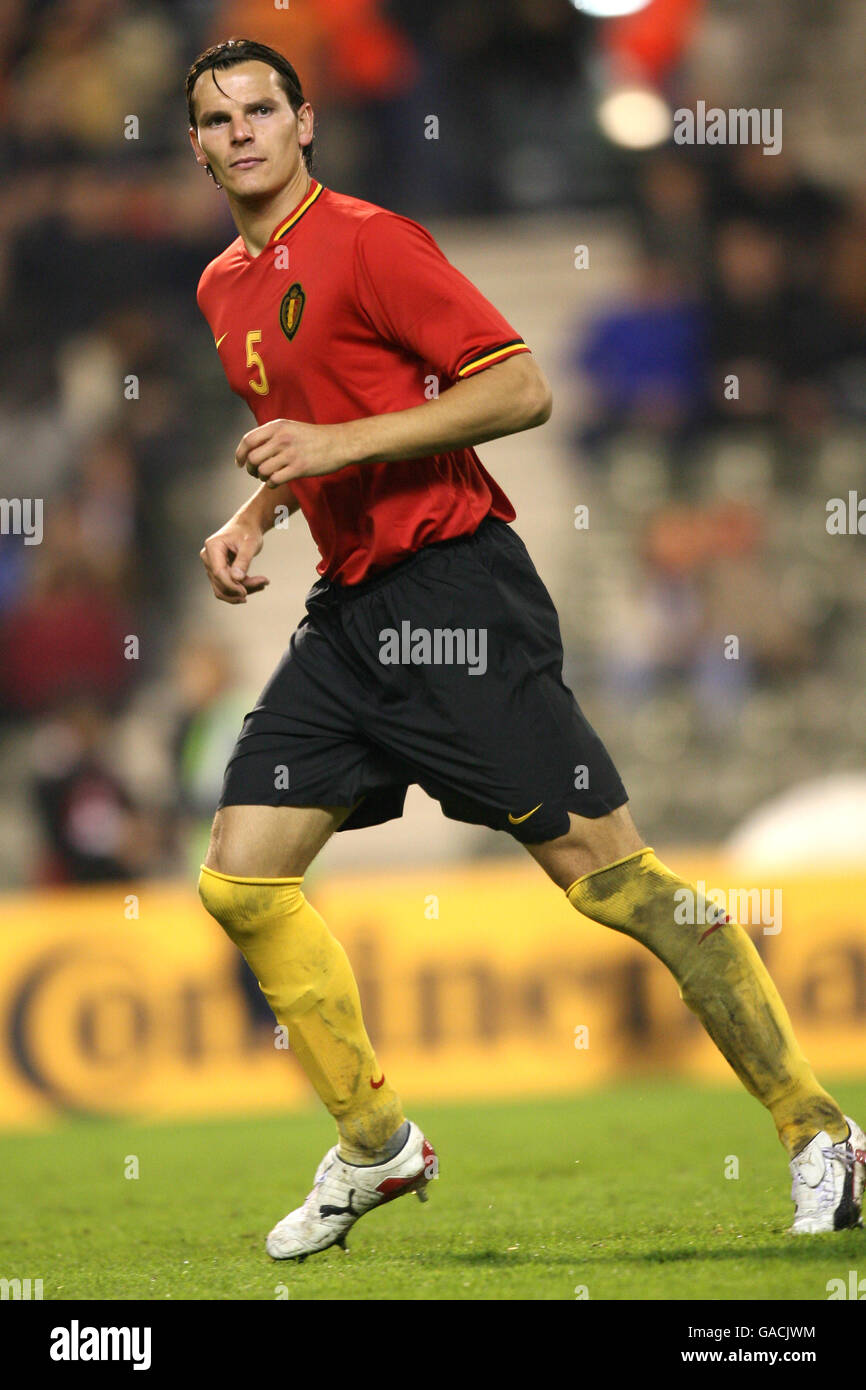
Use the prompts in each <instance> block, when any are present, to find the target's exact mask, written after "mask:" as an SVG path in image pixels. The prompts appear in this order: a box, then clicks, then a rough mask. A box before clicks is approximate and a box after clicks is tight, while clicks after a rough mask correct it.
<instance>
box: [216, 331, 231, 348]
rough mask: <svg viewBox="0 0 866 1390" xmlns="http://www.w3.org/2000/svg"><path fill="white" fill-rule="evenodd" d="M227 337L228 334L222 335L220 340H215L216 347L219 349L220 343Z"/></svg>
mask: <svg viewBox="0 0 866 1390" xmlns="http://www.w3.org/2000/svg"><path fill="white" fill-rule="evenodd" d="M228 336H229V335H228V333H224V334H223V336H222V338H217V340H216V345H217V347H219V345H220V343H221V342H223V340H224V339H225V338H227V337H228Z"/></svg>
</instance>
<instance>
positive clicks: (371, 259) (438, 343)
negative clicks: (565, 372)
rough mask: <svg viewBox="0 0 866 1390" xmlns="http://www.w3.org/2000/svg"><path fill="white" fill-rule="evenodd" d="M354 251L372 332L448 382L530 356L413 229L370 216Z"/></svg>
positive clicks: (391, 218) (392, 218) (395, 218)
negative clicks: (428, 366) (523, 353)
mask: <svg viewBox="0 0 866 1390" xmlns="http://www.w3.org/2000/svg"><path fill="white" fill-rule="evenodd" d="M355 249H356V254H355V281H356V288H357V294H358V302H359V305H360V307H361V309H362V310H363V312H364V313H365V314H366V315H367V317H368V319H369V320H370V322H371V323H372V324H373V326H374V327H375V329H376V331H377V332H378V333H379V334H381V336H382V337H383V338H385V339H387V340H388V341H389V342H392V343H396V344H398V345H399V346H400V347H403V348H405V349H406V350H407V351H409V352H412V353H415V355H416V356H418V357H420V358H421V360H422V361H424V362H428V363H430V365H431V366H433V367H435V368H436V369H437V371H439V372H440V373H442V374H443V375H445V376H447V377H449V378H450V379H451V380H457V378H458V377H468V376H472V375H474V374H475V373H476V372H480V371H483V370H484V368H485V367H492V366H493V364H494V363H495V362H503V361H505V359H506V358H508V357H513V356H516V354H517V353H520V352H529V348H528V347H527V345H526V343H525V342H524V341H523V339H522V338H521V337H520V334H519V333H517V332H516V331H515V330H514V329H513V328H512V326H511V324H510V323H509V322H508V320H507V319H505V318H503V317H502V315H501V314H500V313H499V310H498V309H495V308H494V307H493V305H492V304H491V303H490V301H489V299H485V298H484V295H483V294H482V293H481V291H480V290H478V289H476V287H475V285H473V284H472V281H471V280H467V278H466V276H465V275H461V273H460V271H459V270H457V269H456V268H455V267H454V266H453V265H452V264H451V262H450V261H449V260H448V259H447V258H446V257H445V256H444V255H443V253H442V252H441V251H440V249H439V247H438V246H437V245H436V242H435V241H434V240H433V237H432V236H431V235H430V233H429V232H428V231H427V230H426V229H425V228H424V227H421V226H419V224H418V223H417V222H412V221H411V220H410V219H409V218H407V217H400V216H399V215H398V214H397V213H391V212H386V211H384V210H383V211H382V212H379V213H375V214H374V215H373V216H372V217H368V218H366V219H365V221H364V222H363V223H362V224H361V227H360V230H359V232H358V240H357V244H356V248H355Z"/></svg>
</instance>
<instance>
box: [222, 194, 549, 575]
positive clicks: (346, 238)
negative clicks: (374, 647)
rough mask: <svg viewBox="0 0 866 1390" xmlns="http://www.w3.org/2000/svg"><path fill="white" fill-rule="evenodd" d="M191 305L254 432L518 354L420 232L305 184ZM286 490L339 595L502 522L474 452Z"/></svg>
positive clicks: (508, 515)
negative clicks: (257, 244)
mask: <svg viewBox="0 0 866 1390" xmlns="http://www.w3.org/2000/svg"><path fill="white" fill-rule="evenodd" d="M198 304H199V308H200V309H201V311H202V313H203V314H204V316H205V318H206V319H207V322H208V324H209V325H210V329H211V332H212V333H213V335H214V340H215V342H216V346H217V350H218V352H219V355H220V359H221V361H222V364H223V368H224V370H225V373H226V376H227V378H228V381H229V385H230V386H231V388H232V390H233V391H235V392H236V393H237V394H238V395H239V396H242V397H243V399H244V400H245V401H246V402H247V404H248V405H249V407H250V409H251V410H252V412H253V414H254V415H255V417H256V420H257V421H258V422H259V424H260V425H263V424H265V423H266V422H267V421H268V420H277V419H289V420H303V421H308V422H310V423H312V424H339V423H341V422H343V421H345V420H357V419H361V418H362V417H366V416H370V415H383V414H387V413H388V412H390V411H395V410H406V409H408V408H409V407H411V406H416V405H421V404H423V403H424V402H425V401H426V400H429V399H430V397H431V394H435V391H436V390H438V391H439V392H440V393H441V392H442V391H444V390H446V389H447V388H448V387H449V386H451V385H452V384H453V383H454V382H455V381H457V380H459V379H460V378H462V377H468V376H471V375H473V374H474V373H475V372H479V371H483V370H484V369H485V368H486V367H488V366H492V365H493V363H494V362H501V361H504V359H505V358H507V357H510V356H513V355H514V354H515V353H519V352H528V351H529V348H528V347H527V346H526V343H524V341H523V339H522V338H521V337H520V336H519V335H518V334H517V333H516V332H515V331H514V329H513V328H512V327H511V325H510V324H509V323H508V322H507V321H506V320H505V319H504V318H503V317H502V315H501V314H500V313H499V312H498V311H497V310H496V309H495V308H494V307H493V305H492V304H491V303H490V302H489V301H488V300H487V299H485V298H484V296H483V295H482V294H481V293H480V292H479V291H478V290H477V289H476V288H475V286H474V285H473V284H472V283H471V281H469V280H467V279H466V277H465V276H464V275H461V274H460V272H459V271H458V270H456V269H455V268H454V266H452V265H451V263H450V262H449V261H448V260H447V259H446V258H445V256H444V255H443V254H442V252H441V251H440V250H439V247H438V246H437V245H436V242H435V241H434V240H433V238H432V236H431V235H430V233H429V232H428V231H426V230H425V228H423V227H421V226H419V225H418V223H417V222H412V221H411V220H410V219H409V218H407V217H401V216H399V215H398V214H397V213H393V212H388V211H387V210H386V209H384V208H380V207H376V206H375V205H374V204H373V203H366V202H362V201H361V200H360V199H358V198H351V197H348V196H346V195H345V194H342V193H334V192H333V191H332V190H331V189H329V188H324V187H323V186H322V184H320V183H319V182H317V180H316V179H312V180H311V182H310V185H309V188H308V190H307V193H306V194H305V196H304V198H303V199H302V201H301V202H300V203H299V204H298V206H297V207H296V208H295V210H294V211H293V212H292V213H291V215H290V216H289V217H288V218H284V219H283V220H282V222H281V223H280V225H279V226H278V227H276V228H275V229H274V231H273V233H272V234H271V237H270V240H269V241H268V244H267V246H266V247H265V248H264V250H263V251H262V252H261V254H260V255H258V256H251V255H250V254H249V252H248V251H247V249H246V247H245V246H244V243H243V240H242V238H241V237H237V239H236V240H235V241H233V242H232V243H231V245H230V246H228V247H227V248H226V250H225V251H223V253H222V254H221V255H220V256H217V257H216V259H215V260H213V261H211V263H210V265H209V266H208V267H207V269H206V270H205V272H204V274H203V275H202V277H201V280H200V282H199V286H198ZM434 380H435V383H436V384H435V386H434V385H433V382H434ZM292 488H293V490H294V492H295V495H296V496H297V498H298V501H299V503H300V506H301V510H302V511H303V513H304V516H305V517H306V518H307V522H308V524H309V527H310V531H311V532H312V535H313V538H314V540H315V541H316V544H317V545H318V547H319V550H320V552H321V556H322V559H321V563H320V564H319V565H318V571H319V573H320V574H324V575H326V576H327V577H328V578H329V579H332V580H335V581H336V582H338V583H341V584H357V583H359V582H360V581H361V580H362V579H364V578H365V577H367V576H368V575H370V574H374V573H376V571H378V570H381V569H384V568H386V567H387V566H388V565H393V564H394V563H395V562H396V561H398V560H400V559H402V558H404V557H405V556H407V555H409V554H411V553H412V552H413V551H416V550H418V549H419V548H420V547H421V546H423V545H426V544H428V543H429V542H431V541H440V540H447V539H449V538H450V537H452V536H460V535H464V534H467V533H471V532H473V531H474V530H475V529H476V528H477V527H478V525H479V524H480V522H481V521H482V520H483V519H484V517H485V516H487V515H488V513H489V514H491V515H492V516H496V517H501V518H502V520H504V521H513V520H514V517H515V511H514V508H513V507H512V505H511V503H510V502H509V500H508V498H507V497H506V496H505V494H504V492H502V490H501V488H499V486H498V485H497V484H496V482H495V481H494V479H493V478H491V476H490V474H489V473H488V472H487V471H486V469H485V468H484V466H483V465H482V463H481V460H480V459H479V458H478V455H477V454H476V453H475V450H474V449H457V450H455V451H453V452H451V453H444V454H436V455H434V456H432V457H430V458H418V459H408V460H405V461H403V462H390V463H389V462H380V463H366V464H352V465H351V466H350V467H348V468H343V469H341V470H340V471H339V472H338V473H332V474H328V475H326V476H324V477H319V478H301V479H298V480H297V481H295V482H293V483H292Z"/></svg>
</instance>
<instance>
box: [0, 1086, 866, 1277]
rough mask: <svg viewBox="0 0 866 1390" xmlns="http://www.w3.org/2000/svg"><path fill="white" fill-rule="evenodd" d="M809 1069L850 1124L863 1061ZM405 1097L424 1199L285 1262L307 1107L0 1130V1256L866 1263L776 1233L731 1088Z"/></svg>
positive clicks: (749, 1267)
mask: <svg viewBox="0 0 866 1390" xmlns="http://www.w3.org/2000/svg"><path fill="white" fill-rule="evenodd" d="M830 1089H831V1090H832V1091H833V1093H834V1094H835V1095H836V1097H837V1099H838V1100H839V1103H840V1104H841V1105H842V1107H843V1109H845V1110H846V1111H847V1113H849V1114H852V1113H853V1114H854V1115H855V1116H856V1117H858V1118H860V1122H861V1124H862V1123H863V1121H864V1118H866V1082H860V1083H857V1082H853V1083H852V1082H850V1081H848V1082H844V1083H842V1084H840V1085H838V1086H836V1087H833V1086H832V1085H831V1086H830ZM410 1114H411V1116H412V1118H413V1119H415V1120H416V1121H417V1122H418V1123H419V1124H420V1125H421V1126H422V1127H423V1128H424V1129H425V1131H426V1133H427V1134H428V1135H429V1136H430V1138H431V1139H432V1140H433V1143H434V1144H435V1146H436V1148H437V1150H438V1152H439V1158H440V1166H441V1169H440V1178H439V1180H438V1181H436V1182H435V1183H434V1184H433V1187H432V1189H431V1195H430V1200H429V1202H428V1203H427V1204H426V1205H425V1206H422V1204H421V1203H419V1202H418V1201H416V1199H415V1198H414V1197H405V1198H401V1199H400V1200H399V1201H397V1202H394V1203H391V1204H390V1205H388V1206H386V1207H384V1208H382V1209H381V1210H379V1211H375V1212H372V1213H370V1214H369V1215H368V1216H366V1217H364V1218H363V1219H362V1220H361V1221H360V1222H359V1223H358V1225H357V1226H356V1227H355V1228H354V1230H353V1231H352V1233H351V1234H350V1236H349V1241H348V1243H349V1246H350V1251H349V1253H348V1254H344V1253H343V1251H341V1250H339V1249H334V1250H329V1251H327V1252H326V1253H324V1254H321V1255H316V1256H312V1257H311V1258H310V1259H308V1260H307V1261H306V1262H305V1263H304V1264H302V1265H297V1264H294V1263H291V1262H289V1263H275V1262H273V1261H272V1260H270V1259H269V1258H268V1256H267V1255H266V1253H265V1250H264V1238H265V1235H266V1234H267V1232H268V1230H269V1229H270V1227H271V1226H272V1225H273V1224H274V1223H275V1222H276V1221H277V1220H279V1219H280V1218H281V1217H282V1216H284V1215H285V1213H286V1212H287V1211H288V1210H289V1209H290V1208H292V1207H294V1206H296V1205H297V1204H298V1203H299V1202H300V1201H301V1200H302V1199H303V1198H304V1196H305V1195H306V1193H307V1192H308V1190H309V1188H310V1185H311V1181H312V1176H313V1173H314V1171H315V1167H316V1165H317V1163H318V1161H319V1159H320V1158H321V1157H322V1154H323V1153H324V1151H325V1150H326V1149H327V1148H328V1147H330V1145H331V1144H332V1143H333V1129H332V1125H331V1121H330V1119H329V1117H328V1116H327V1115H326V1114H324V1112H321V1113H319V1112H310V1113H308V1114H304V1115H301V1116H296V1115H290V1116H280V1117H270V1116H269V1117H267V1118H264V1119H251V1120H232V1121H227V1120H226V1121H213V1122H195V1123H183V1124H168V1123H166V1124H152V1125H147V1126H145V1125H141V1124H132V1123H122V1124H121V1123H116V1122H110V1121H101V1120H99V1121H81V1120H79V1121H75V1122H68V1123H66V1124H63V1125H61V1126H60V1127H58V1128H57V1129H56V1130H54V1131H53V1132H51V1133H44V1134H39V1135H35V1134H30V1135H14V1136H9V1135H7V1136H4V1137H3V1139H2V1141H0V1174H2V1180H0V1189H2V1204H0V1205H2V1225H0V1275H2V1276H5V1277H7V1278H14V1277H18V1278H31V1279H39V1278H41V1279H42V1280H43V1290H44V1294H43V1296H44V1298H45V1299H108V1298H120V1299H144V1300H150V1299H155V1300H159V1299H216V1300H220V1299H227V1300H235V1299H268V1300H270V1299H275V1298H277V1297H283V1298H285V1297H288V1298H289V1299H336V1300H342V1299H370V1300H385V1299H419V1300H424V1299H427V1300H429V1299H469V1300H477V1299H495V1300H500V1301H501V1300H509V1299H514V1300H519V1299H566V1300H574V1299H575V1297H576V1296H577V1291H579V1290H580V1289H581V1288H585V1289H586V1295H588V1297H589V1298H590V1299H624V1300H641V1299H671V1300H676V1299H693V1298H697V1299H712V1300H720V1299H742V1298H746V1299H761V1300H763V1299H768V1300H776V1299H809V1300H813V1299H814V1300H826V1298H827V1287H826V1286H827V1281H828V1280H829V1279H832V1278H839V1277H841V1278H843V1279H847V1275H848V1270H849V1269H856V1268H858V1267H859V1268H861V1269H862V1270H863V1271H864V1272H866V1233H864V1232H863V1231H850V1232H843V1233H840V1234H838V1235H825V1236H817V1237H815V1236H813V1237H796V1238H795V1237H791V1236H788V1235H786V1234H785V1228H786V1226H787V1225H788V1224H789V1223H790V1218H791V1213H792V1210H793V1209H792V1206H791V1203H790V1200H789V1192H790V1177H789V1174H788V1168H787V1164H786V1161H785V1155H784V1152H783V1150H782V1148H781V1146H780V1145H779V1143H778V1140H777V1139H776V1136H775V1133H774V1130H773V1126H772V1123H771V1122H770V1120H769V1117H768V1116H767V1115H766V1114H765V1113H764V1112H763V1111H762V1109H761V1108H760V1106H758V1104H757V1103H756V1102H755V1101H753V1100H752V1099H751V1098H750V1097H749V1096H747V1095H746V1094H745V1093H744V1092H741V1091H738V1090H734V1089H732V1090H727V1089H710V1088H708V1087H701V1086H694V1085H686V1084H683V1083H680V1082H662V1081H655V1080H654V1081H652V1082H640V1083H639V1084H637V1083H636V1084H632V1085H621V1086H617V1087H609V1088H607V1089H606V1090H605V1091H603V1092H593V1093H590V1094H587V1093H583V1094H581V1095H577V1096H570V1097H567V1098H562V1097H557V1098H553V1099H544V1100H538V1101H528V1102H521V1103H512V1104H486V1103H484V1104H478V1105H459V1106H458V1105H450V1106H433V1105H430V1106H417V1107H411V1109H410ZM130 1155H135V1156H136V1157H137V1159H138V1166H139V1177H138V1178H137V1179H128V1178H125V1177H124V1170H125V1167H126V1166H128V1157H129V1156H130ZM732 1159H735V1160H736V1161H737V1164H738V1168H739V1176H738V1177H736V1178H734V1177H726V1176H725V1173H726V1170H727V1171H728V1172H729V1173H732V1172H733V1171H735V1164H734V1163H733V1162H732Z"/></svg>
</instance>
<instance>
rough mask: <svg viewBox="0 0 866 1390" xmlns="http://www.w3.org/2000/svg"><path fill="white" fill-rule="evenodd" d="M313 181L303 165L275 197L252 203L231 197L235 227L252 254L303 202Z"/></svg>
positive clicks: (260, 250)
mask: <svg viewBox="0 0 866 1390" xmlns="http://www.w3.org/2000/svg"><path fill="white" fill-rule="evenodd" d="M311 182H312V179H311V176H310V174H309V173H308V171H307V166H306V165H305V164H301V167H300V169H299V170H298V172H297V173H296V174H295V176H294V178H292V179H290V180H289V182H288V183H287V184H285V185H284V186H283V188H281V189H280V191H279V193H275V194H274V195H273V197H272V198H267V199H263V200H262V201H261V202H257V203H251V202H247V201H244V202H241V201H239V200H238V199H237V198H232V197H231V196H229V207H230V208H231V214H232V217H233V218H234V223H235V226H236V227H237V229H238V232H239V233H240V236H241V239H242V241H243V243H244V245H245V246H246V248H247V251H248V252H249V254H250V255H251V256H258V255H260V254H261V252H262V251H263V250H264V248H265V247H266V246H267V244H268V241H269V240H270V237H271V234H272V232H273V231H274V229H275V227H277V226H278V225H279V223H280V222H281V221H282V220H283V218H285V217H288V215H289V213H290V212H292V211H293V210H294V209H295V208H296V207H297V206H298V203H300V202H302V201H303V198H304V194H305V193H306V191H307V189H308V188H309V187H310V184H311Z"/></svg>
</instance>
